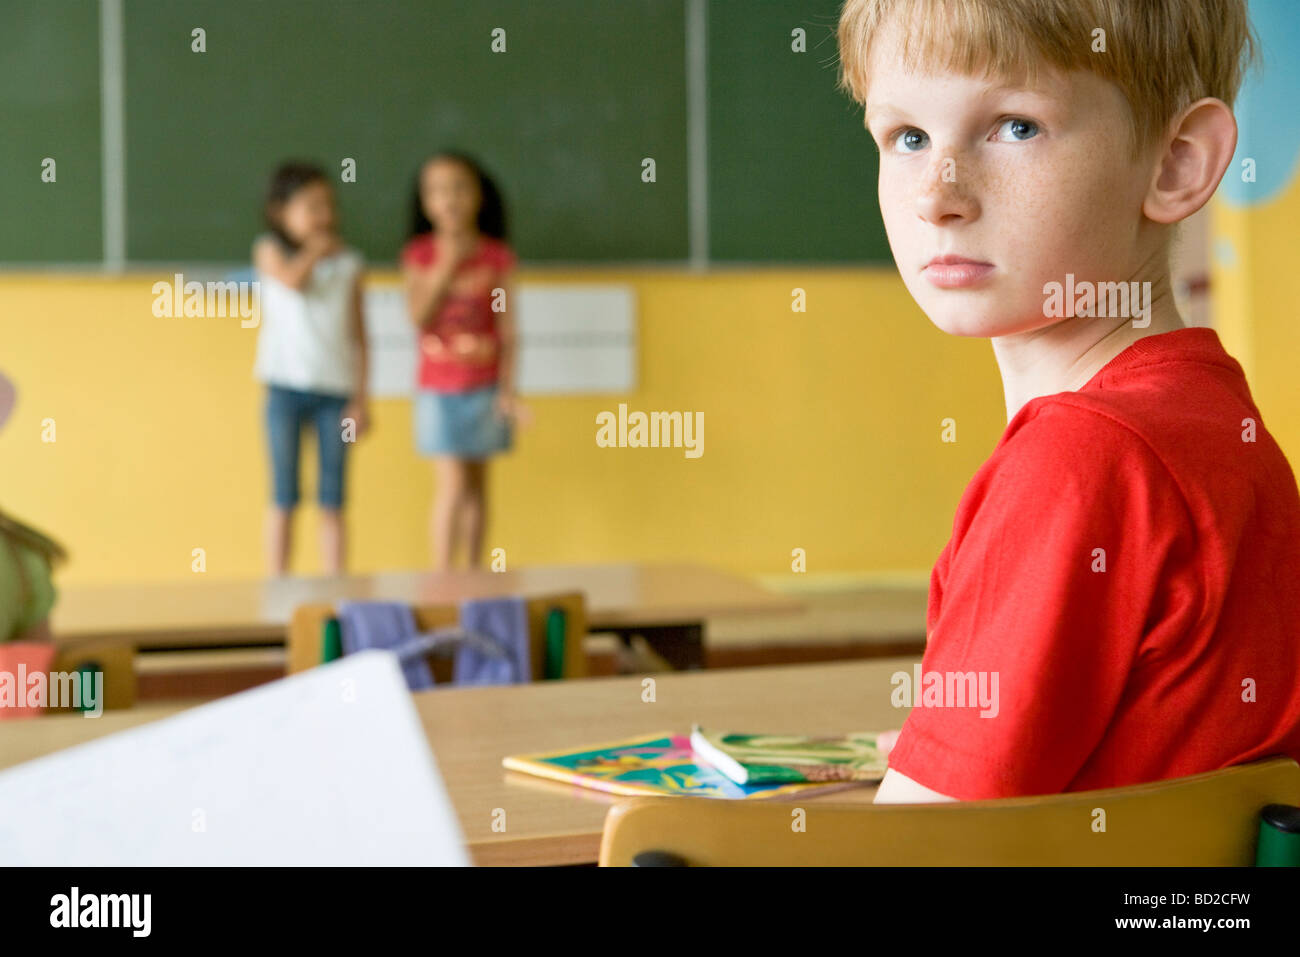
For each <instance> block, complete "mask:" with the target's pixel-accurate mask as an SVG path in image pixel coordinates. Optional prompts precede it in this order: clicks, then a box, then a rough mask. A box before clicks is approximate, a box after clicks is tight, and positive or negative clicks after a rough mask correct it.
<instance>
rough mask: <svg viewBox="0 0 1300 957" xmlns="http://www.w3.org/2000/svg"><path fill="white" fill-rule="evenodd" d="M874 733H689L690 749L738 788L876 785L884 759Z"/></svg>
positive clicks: (696, 729) (695, 730)
mask: <svg viewBox="0 0 1300 957" xmlns="http://www.w3.org/2000/svg"><path fill="white" fill-rule="evenodd" d="M876 737H877V734H876V733H874V732H871V733H868V732H853V733H850V734H847V735H844V736H842V737H829V738H809V737H802V736H797V735H789V734H737V733H734V732H728V731H705V730H704V729H703V728H701V727H700V726H699V725H696V726H695V727H694V728H693V729H692V730H691V748H692V749H693V750H694V751H695V754H696V756H697V757H699V759H700V760H702V761H706V762H708V763H709V764H711V765H712V766H713V767H715V768H717V769H718V770H719V771H721V772H722V773H723V774H725V775H726V776H727V777H728V778H729V779H730V780H732V781H734V782H736V783H737V784H739V785H741V786H742V787H748V786H754V785H773V784H777V785H780V784H795V783H800V782H817V783H823V782H827V781H853V782H862V781H879V780H880V779H881V778H883V777H884V776H885V768H886V766H887V759H886V757H885V755H884V754H882V753H881V752H880V751H879V750H877V749H876Z"/></svg>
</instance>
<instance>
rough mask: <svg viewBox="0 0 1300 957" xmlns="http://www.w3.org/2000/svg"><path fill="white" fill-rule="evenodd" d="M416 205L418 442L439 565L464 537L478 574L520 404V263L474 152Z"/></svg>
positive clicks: (405, 257)
mask: <svg viewBox="0 0 1300 957" xmlns="http://www.w3.org/2000/svg"><path fill="white" fill-rule="evenodd" d="M414 207H415V215H414V223H413V228H412V237H411V239H410V241H409V242H408V243H407V244H406V247H405V249H403V251H402V271H403V275H404V278H405V282H406V301H407V310H408V313H409V315H410V317H411V321H412V322H413V323H414V324H415V327H416V330H417V334H418V336H419V346H420V366H419V378H418V383H417V388H416V395H415V410H414V414H415V440H416V446H417V448H419V450H420V452H421V453H422V454H424V455H427V456H431V457H432V458H433V460H434V469H435V475H436V486H435V492H434V500H433V519H432V524H431V532H432V541H433V560H434V566H435V568H437V569H439V570H444V569H447V568H450V567H451V565H452V562H453V559H454V557H455V554H456V551H457V546H458V545H459V544H460V536H461V535H462V534H463V535H464V539H465V548H466V552H467V557H468V563H469V566H470V567H471V568H473V567H476V566H477V565H479V564H480V561H481V558H482V551H483V530H484V527H485V525H486V519H487V501H486V495H487V460H488V459H489V458H490V457H491V456H493V455H495V454H497V453H498V452H504V451H506V450H507V449H509V448H510V444H511V421H512V419H513V417H514V414H515V408H516V406H515V393H514V358H515V337H514V327H513V324H512V322H511V318H510V311H509V308H508V306H509V303H510V302H511V299H512V298H513V297H512V294H511V292H512V290H511V287H510V274H511V271H512V270H513V268H514V265H515V256H514V253H513V252H512V251H511V249H510V247H509V246H508V245H507V243H506V228H505V212H504V207H503V204H502V202H501V196H500V193H499V192H498V191H497V189H496V186H495V184H493V183H492V181H491V179H490V178H489V177H488V176H486V175H485V174H484V173H483V171H482V169H481V168H480V167H479V165H478V164H477V163H476V162H475V161H474V160H473V159H471V158H470V157H468V156H465V155H463V154H460V153H451V152H441V153H437V154H435V155H434V156H432V157H430V158H429V159H428V160H427V161H425V163H424V164H423V166H421V168H420V172H419V174H418V177H417V181H416V191H415V203H414Z"/></svg>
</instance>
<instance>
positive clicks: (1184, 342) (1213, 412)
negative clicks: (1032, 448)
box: [1004, 328, 1262, 459]
mask: <svg viewBox="0 0 1300 957" xmlns="http://www.w3.org/2000/svg"><path fill="white" fill-rule="evenodd" d="M1258 415H1259V413H1258V410H1257V409H1256V407H1255V404H1254V402H1253V400H1252V399H1251V396H1250V388H1249V386H1248V385H1247V384H1246V377H1245V375H1244V373H1243V372H1242V369H1241V366H1240V365H1239V364H1238V363H1237V361H1236V360H1235V359H1233V358H1232V357H1231V356H1230V355H1228V353H1227V352H1225V351H1224V349H1223V346H1222V345H1221V344H1220V343H1219V339H1218V336H1217V335H1216V334H1215V333H1214V331H1213V330H1210V329H1196V328H1188V329H1179V330H1176V331H1174V332H1169V333H1163V334H1161V335H1158V336H1151V337H1148V338H1146V339H1141V340H1139V341H1138V342H1136V343H1134V344H1133V345H1132V346H1130V347H1129V348H1128V349H1126V350H1125V351H1124V352H1123V353H1121V354H1120V355H1119V356H1117V357H1116V358H1115V359H1113V360H1112V361H1111V362H1110V363H1108V364H1107V365H1106V366H1105V367H1104V368H1103V369H1102V370H1101V371H1100V372H1098V373H1097V374H1096V375H1095V376H1094V377H1093V378H1092V379H1091V380H1090V381H1089V382H1088V383H1087V384H1086V385H1085V386H1084V387H1083V388H1082V389H1079V390H1078V391H1075V392H1061V393H1057V394H1055V395H1049V396H1042V397H1040V398H1037V399H1034V400H1032V401H1031V402H1029V403H1026V405H1025V406H1024V408H1022V409H1021V410H1020V412H1019V413H1018V414H1017V415H1016V416H1015V418H1014V419H1013V420H1012V421H1011V422H1010V423H1009V424H1008V426H1007V431H1006V435H1005V436H1004V442H1005V441H1008V440H1011V439H1015V440H1016V441H1017V443H1018V444H1019V445H1021V446H1022V447H1023V446H1027V445H1029V444H1042V443H1046V444H1048V445H1049V446H1061V445H1064V444H1073V443H1086V448H1084V449H1081V450H1080V451H1079V454H1085V455H1086V454H1088V453H1089V452H1099V453H1102V454H1104V453H1105V452H1106V451H1107V450H1108V449H1111V448H1114V447H1120V448H1124V447H1131V445H1132V444H1133V443H1134V442H1138V443H1140V444H1142V445H1144V446H1146V447H1147V448H1149V449H1150V450H1151V451H1152V452H1153V453H1155V454H1157V455H1158V456H1160V457H1162V458H1175V459H1177V458H1185V457H1186V458H1193V459H1194V458H1197V457H1203V456H1204V455H1206V454H1211V453H1219V452H1222V451H1224V450H1225V449H1232V448H1233V447H1234V446H1233V443H1237V444H1238V445H1239V444H1240V442H1241V441H1242V439H1241V432H1242V429H1243V419H1244V418H1250V417H1254V418H1255V419H1256V420H1257V419H1258ZM1260 429H1261V430H1262V426H1260Z"/></svg>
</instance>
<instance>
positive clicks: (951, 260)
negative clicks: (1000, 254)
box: [921, 255, 993, 289]
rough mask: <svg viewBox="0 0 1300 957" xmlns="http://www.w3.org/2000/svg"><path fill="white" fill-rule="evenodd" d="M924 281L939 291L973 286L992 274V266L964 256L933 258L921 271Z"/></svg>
mask: <svg viewBox="0 0 1300 957" xmlns="http://www.w3.org/2000/svg"><path fill="white" fill-rule="evenodd" d="M921 272H922V274H923V275H924V276H925V278H926V279H928V280H930V282H931V283H932V284H933V285H936V286H938V287H939V288H940V289H960V288H962V287H964V286H973V285H975V284H976V283H978V282H980V281H981V280H983V279H985V278H986V277H987V276H988V275H989V274H990V273H991V272H993V264H992V263H987V262H983V261H982V260H979V259H967V258H966V257H965V256H953V255H944V256H935V257H934V258H933V259H931V260H930V261H929V262H928V263H926V264H925V266H924V267H923V268H922V269H921Z"/></svg>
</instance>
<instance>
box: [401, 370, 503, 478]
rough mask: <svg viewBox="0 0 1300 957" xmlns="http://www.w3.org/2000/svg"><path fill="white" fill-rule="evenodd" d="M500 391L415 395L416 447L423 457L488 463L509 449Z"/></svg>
mask: <svg viewBox="0 0 1300 957" xmlns="http://www.w3.org/2000/svg"><path fill="white" fill-rule="evenodd" d="M496 397H497V387H496V386H495V385H489V386H484V387H483V388H480V389H470V390H468V391H466V392H438V391H435V390H433V389H416V391H415V415H414V420H415V446H416V448H418V449H419V450H420V453H421V454H422V455H446V456H451V457H453V458H458V459H471V460H476V459H486V458H488V457H489V456H492V455H495V454H496V453H498V452H505V451H507V450H508V449H509V448H510V441H511V433H510V423H509V422H507V421H506V420H505V419H504V418H502V417H501V416H499V415H497V411H496Z"/></svg>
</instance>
